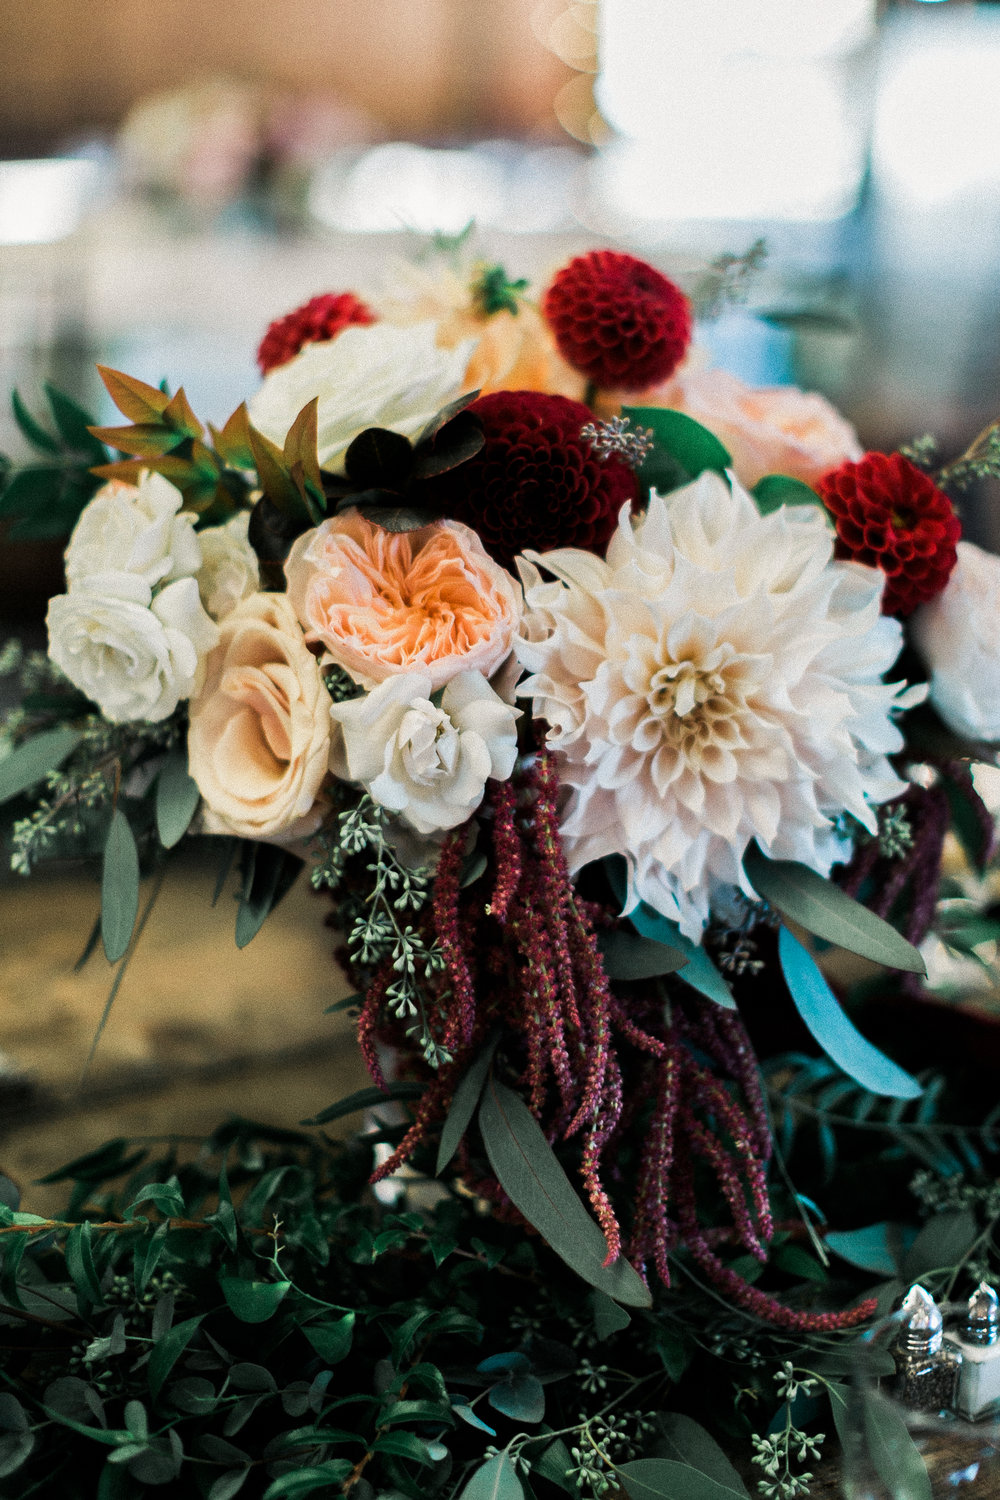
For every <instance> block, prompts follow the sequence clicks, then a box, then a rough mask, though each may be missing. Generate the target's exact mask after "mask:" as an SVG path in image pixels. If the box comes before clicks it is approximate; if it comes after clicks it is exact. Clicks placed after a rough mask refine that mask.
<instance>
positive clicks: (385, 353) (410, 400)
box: [249, 323, 472, 468]
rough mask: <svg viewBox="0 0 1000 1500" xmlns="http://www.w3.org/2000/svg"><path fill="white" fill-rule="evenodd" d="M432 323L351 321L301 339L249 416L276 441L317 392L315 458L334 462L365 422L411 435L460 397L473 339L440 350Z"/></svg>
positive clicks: (330, 464) (258, 396)
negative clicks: (315, 340)
mask: <svg viewBox="0 0 1000 1500" xmlns="http://www.w3.org/2000/svg"><path fill="white" fill-rule="evenodd" d="M436 332H437V330H436V328H435V326H434V324H433V323H418V324H416V325H415V326H414V327H412V328H394V327H393V326H392V324H390V323H374V324H372V325H371V326H370V327H350V328H345V329H343V331H342V332H340V333H338V335H337V337H336V338H335V339H330V340H328V341H326V342H324V343H319V344H306V346H305V348H304V349H302V350H301V351H300V352H299V353H298V354H296V356H295V358H294V359H290V360H288V362H287V363H286V364H283V365H279V366H278V368H277V369H275V370H272V371H271V372H270V374H268V375H266V376H265V377H264V383H263V385H262V386H261V388H260V390H259V391H258V392H257V394H256V395H255V396H254V397H253V399H252V401H251V402H250V406H249V411H250V420H251V422H253V424H254V426H255V427H257V428H258V429H259V430H260V431H261V432H262V433H263V434H264V436H265V437H268V438H270V439H271V441H272V442H274V443H278V444H279V445H281V444H282V443H284V441H285V437H286V436H287V434H288V429H289V428H290V427H291V425H292V423H293V422H294V421H295V418H296V417H297V416H298V414H299V412H300V411H301V410H302V408H303V407H304V406H306V405H307V404H308V403H309V402H310V401H311V400H312V399H313V397H314V396H318V397H319V434H318V436H319V441H318V452H319V461H320V463H321V464H322V465H323V466H324V467H325V468H332V467H333V466H334V464H335V463H336V461H337V460H338V459H340V458H341V457H342V456H343V454H344V452H345V450H346V449H347V447H348V445H349V444H350V442H351V441H352V439H353V438H356V437H357V435H358V433H359V432H363V431H364V429H365V428H366V427H390V428H392V430H393V431H394V432H401V433H403V435H404V436H405V437H409V438H415V437H417V436H418V435H419V433H420V432H421V431H422V430H423V429H424V427H426V425H427V423H428V422H429V421H430V419H431V417H433V416H434V415H435V414H436V413H437V412H439V411H440V410H441V408H442V407H444V406H447V404H448V402H449V401H453V400H454V399H455V397H456V396H458V395H460V394H461V392H462V390H463V389H464V386H463V376H464V374H465V367H466V365H467V364H468V362H469V355H470V352H471V349H472V343H471V342H465V343H462V344H459V345H457V346H456V347H455V348H454V349H439V348H438V347H437V345H436V343H435V337H436Z"/></svg>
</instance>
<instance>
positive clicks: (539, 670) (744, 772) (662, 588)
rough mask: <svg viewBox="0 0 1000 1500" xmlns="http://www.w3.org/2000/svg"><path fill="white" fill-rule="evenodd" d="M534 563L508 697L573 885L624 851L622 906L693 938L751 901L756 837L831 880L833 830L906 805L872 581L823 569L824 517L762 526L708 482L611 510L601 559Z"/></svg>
mask: <svg viewBox="0 0 1000 1500" xmlns="http://www.w3.org/2000/svg"><path fill="white" fill-rule="evenodd" d="M527 559H528V560H527V561H526V562H525V563H524V564H523V566H522V579H523V582H524V587H525V598H526V610H525V615H524V620H523V624H522V634H521V638H520V639H519V640H518V641H517V642H516V643H515V650H516V653H517V655H518V658H519V660H520V661H521V664H522V665H523V666H524V667H525V668H527V670H528V671H529V672H530V673H531V674H532V675H531V676H530V677H529V678H528V679H527V681H525V682H524V683H522V685H521V687H520V688H519V689H518V694H519V696H524V697H528V698H530V699H531V701H532V706H533V709H534V713H535V715H536V716H537V717H538V718H541V719H544V720H545V721H546V722H547V724H548V726H549V727H548V731H547V742H548V744H549V745H550V746H551V747H552V748H553V749H554V750H556V751H558V753H559V758H560V763H561V764H560V774H561V777H562V780H563V781H564V783H565V784H566V785H567V786H568V787H570V788H571V789H572V793H571V796H570V799H569V802H568V805H567V807H566V810H565V815H564V822H563V836H564V840H565V846H566V850H567V855H568V859H569V863H570V868H571V871H573V872H575V871H577V870H579V869H580V868H581V867H582V866H584V865H586V864H587V863H589V862H590V861H591V860H596V859H600V858H602V857H603V856H605V855H607V854H621V853H624V854H625V856H626V859H627V862H628V867H629V903H630V905H631V904H634V903H635V902H637V901H638V900H640V899H642V900H645V901H647V902H648V903H649V904H650V905H651V906H653V907H654V908H655V909H656V910H657V911H659V912H661V913H663V914H664V915H665V916H667V917H669V918H671V919H674V920H677V921H679V923H680V925H681V929H682V931H683V932H684V933H685V934H686V935H687V936H689V937H691V938H693V939H697V937H698V936H699V934H700V932H701V930H702V927H703V925H704V923H705V921H706V919H707V917H708V914H709V908H710V905H711V902H712V900H713V896H714V895H715V894H716V892H720V893H721V891H722V889H723V888H727V887H732V886H738V887H740V888H741V889H742V890H744V891H745V892H746V893H747V894H752V891H751V888H750V887H749V885H748V883H747V881H746V877H745V876H744V874H743V868H742V860H743V855H744V853H745V851H746V849H747V846H748V845H749V843H750V842H751V840H753V839H756V840H757V842H758V843H759V844H760V846H761V847H762V849H763V850H764V851H765V853H767V854H769V855H771V856H772V857H774V858H781V859H791V860H798V861H801V862H802V863H803V864H805V865H808V866H809V867H810V868H812V869H815V870H818V871H820V872H821V873H823V874H826V873H827V872H828V871H829V869H830V867H831V865H832V864H833V863H834V862H835V861H836V860H837V859H838V858H839V857H843V855H844V853H845V843H844V840H843V838H842V837H841V835H840V834H839V833H838V831H837V828H836V826H835V823H836V820H837V818H838V816H839V815H840V814H841V813H843V812H849V813H851V814H853V816H854V817H855V818H857V819H858V820H859V821H860V822H861V823H863V824H864V825H865V826H866V827H868V828H870V829H872V830H874V828H875V826H876V825H875V820H874V816H873V814H872V811H871V805H872V804H874V803H879V802H882V801H885V800H886V799H888V798H890V797H893V796H896V795H898V794H899V793H900V792H901V791H902V790H903V783H902V782H900V781H899V779H898V778H897V776H896V775H895V773H894V772H893V770H892V768H891V766H890V764H889V762H888V760H887V758H886V757H887V755H888V754H890V753H892V752H893V751H895V750H898V749H900V748H901V747H902V743H903V741H902V736H901V734H900V733H899V730H898V729H897V728H896V726H895V725H894V724H893V722H892V717H891V715H892V712H893V710H894V708H898V707H900V706H903V704H902V701H901V700H900V699H899V697H898V694H897V689H896V688H895V687H893V686H887V685H885V684H884V683H883V681H882V674H883V673H884V672H886V671H888V670H889V669H890V668H891V667H892V665H893V663H894V661H895V659H896V657H897V655H898V654H899V649H900V645H901V630H900V626H899V624H898V622H897V621H895V620H892V619H889V618H887V617H884V616H882V614H881V613H880V597H881V590H882V578H881V575H880V574H879V573H878V572H877V571H876V570H875V569H871V568H864V567H861V566H859V565H857V564H852V563H840V562H835V561H833V540H832V537H831V534H830V532H829V530H828V528H827V525H826V523H825V521H824V518H823V516H822V514H821V513H820V512H819V510H813V509H812V508H810V507H794V508H783V509H781V510H779V511H777V512H776V513H774V514H773V515H770V516H766V517H762V516H761V515H760V514H759V512H758V511H757V508H756V506H755V505H754V502H753V500H752V498H751V497H750V495H749V494H747V492H746V491H745V490H744V489H743V488H742V487H741V486H740V485H739V483H738V482H736V481H735V480H733V481H732V483H731V484H730V483H727V481H726V480H725V479H723V478H722V477H721V476H720V475H717V474H710V473H705V474H703V475H702V476H701V477H700V478H699V479H698V480H696V481H695V482H694V483H693V484H690V485H688V486H686V487H685V488H683V489H681V490H678V491H676V492H675V493H673V494H672V495H670V496H669V497H667V498H664V497H662V496H659V495H655V494H654V495H653V497H652V498H651V501H650V505H649V509H648V511H647V513H646V514H645V515H644V516H641V517H639V518H637V519H636V520H635V521H632V520H631V519H630V517H629V516H628V514H627V512H625V511H623V513H622V516H621V518H620V521H619V528H618V531H617V533H616V535H615V536H614V537H613V539H612V541H611V543H610V546H609V548H608V552H607V559H606V560H602V559H600V558H598V557H595V556H593V555H591V554H589V553H586V552H580V551H577V550H575V549H572V548H566V549H562V550H559V551H555V552H549V553H546V554H545V555H544V556H539V555H538V554H534V553H528V554H527ZM544 575H549V576H548V578H546V576H544ZM550 580H551V581H550Z"/></svg>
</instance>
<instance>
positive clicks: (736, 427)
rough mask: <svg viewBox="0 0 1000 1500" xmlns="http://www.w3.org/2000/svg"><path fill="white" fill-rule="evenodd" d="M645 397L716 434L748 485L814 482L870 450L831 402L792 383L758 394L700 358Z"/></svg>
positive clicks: (741, 479)
mask: <svg viewBox="0 0 1000 1500" xmlns="http://www.w3.org/2000/svg"><path fill="white" fill-rule="evenodd" d="M643 399H644V400H645V401H648V402H651V404H653V405H656V406H669V407H671V408H673V410H675V411H680V412H684V413H685V415H686V416H689V417H693V418H694V419H695V421H696V422H700V423H701V424H702V426H703V427H707V428H708V430H709V432H714V433H715V435H716V437H717V438H719V440H720V442H723V443H724V444H725V445H726V447H727V448H728V449H729V452H730V453H731V454H732V458H733V470H734V472H735V474H736V477H737V478H738V479H739V480H740V482H741V483H742V484H745V485H747V486H748V487H751V486H753V485H755V484H756V483H757V481H758V479H762V478H763V476H764V475H765V474H788V475H790V476H791V478H792V479H801V480H802V482H803V483H804V484H815V483H816V481H817V480H818V479H819V478H820V477H821V475H823V474H825V473H827V471H828V470H830V469H835V468H836V467H837V466H838V464H841V463H844V462H845V460H847V459H850V460H851V461H852V462H856V461H857V460H858V459H859V458H861V457H862V455H863V451H864V450H863V449H862V447H861V444H860V442H859V441H858V435H857V433H856V432H855V430H854V428H853V427H852V426H851V424H850V423H849V422H847V421H846V420H845V419H844V418H843V417H842V416H841V415H840V413H839V412H838V411H837V410H836V408H835V407H833V406H831V404H830V402H829V401H827V399H826V397H825V396H820V395H818V394H817V393H816V392H814V391H800V390H799V389H798V388H797V387H796V386H793V385H778V386H763V387H759V388H755V387H754V386H750V385H747V384H745V382H744V381H742V380H739V379H737V377H736V376H735V375H730V374H729V373H728V371H726V370H716V369H712V368H709V369H705V368H703V367H701V366H700V365H699V364H698V363H697V362H696V361H694V360H692V361H689V362H688V364H687V366H685V367H684V368H682V369H681V370H680V371H679V372H678V374H677V375H675V376H674V377H673V379H672V380H670V381H669V382H668V383H667V384H666V385H664V386H662V387H660V389H659V390H657V391H656V392H655V393H647V395H646V396H645V397H644V398H643Z"/></svg>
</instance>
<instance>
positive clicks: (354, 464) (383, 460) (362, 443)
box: [344, 427, 413, 489]
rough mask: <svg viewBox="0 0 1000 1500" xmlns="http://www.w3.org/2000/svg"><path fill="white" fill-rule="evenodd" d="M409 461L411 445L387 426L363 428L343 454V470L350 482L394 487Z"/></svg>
mask: <svg viewBox="0 0 1000 1500" xmlns="http://www.w3.org/2000/svg"><path fill="white" fill-rule="evenodd" d="M412 463H413V444H412V443H411V442H410V440H409V438H407V437H403V435H402V433H399V432H392V431H391V430H390V429H389V428H387V427H366V428H365V430H364V432H359V433H358V435H357V437H356V438H355V439H354V440H353V441H352V442H351V444H350V445H349V447H348V449H347V452H346V453H345V454H344V472H345V473H346V475H347V477H348V479H350V480H351V481H352V483H354V484H364V485H369V486H377V487H379V488H385V489H395V488H396V486H397V485H399V484H402V483H403V482H404V481H405V480H406V478H407V476H408V474H409V472H410V467H411V465H412Z"/></svg>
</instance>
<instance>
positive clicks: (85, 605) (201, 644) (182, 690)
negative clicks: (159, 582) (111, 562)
mask: <svg viewBox="0 0 1000 1500" xmlns="http://www.w3.org/2000/svg"><path fill="white" fill-rule="evenodd" d="M47 623H48V629H49V655H50V657H51V658H52V660H53V661H54V662H55V664H56V666H57V667H59V668H61V670H62V671H63V672H65V674H66V676H67V677H68V678H69V680H70V682H72V683H73V684H74V685H75V686H76V687H78V688H79V689H80V691H81V692H82V693H85V694H86V696H87V697H88V698H90V699H92V700H93V702H94V703H96V704H97V706H98V708H99V709H100V710H101V713H102V714H103V715H104V717H105V718H106V719H110V720H111V721H112V723H115V724H121V723H124V722H126V721H128V720H131V719H141V720H144V721H145V722H147V723H155V722H156V721H157V720H159V719H165V718H166V717H167V715H168V714H170V713H173V711H174V709H175V708H176V707H177V704H178V703H179V702H180V700H181V699H182V698H188V697H190V696H191V694H192V693H193V692H194V691H195V689H196V687H197V682H198V675H199V664H200V661H201V658H202V656H203V655H204V653H205V652H206V651H208V650H210V649H211V647H212V646H214V645H215V643H216V641H217V639H218V632H217V630H216V627H215V626H214V625H213V623H212V621H211V620H210V619H209V617H208V615H206V613H205V611H204V610H203V609H202V607H201V601H200V600H199V598H198V586H197V584H196V583H195V581H194V579H193V578H179V579H177V580H176V581H175V582H174V583H169V584H167V586H166V588H163V589H160V591H159V593H157V594H156V596H155V598H154V597H152V595H151V590H150V588H149V585H148V584H147V583H144V582H143V580H142V578H141V577H140V576H138V575H137V574H135V573H103V574H98V575H92V576H91V577H90V578H89V579H87V580H86V581H85V584H84V585H81V586H79V587H74V588H71V589H70V592H69V593H68V594H58V595H56V597H55V598H54V599H52V600H51V601H50V603H49V612H48V621H47Z"/></svg>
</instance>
